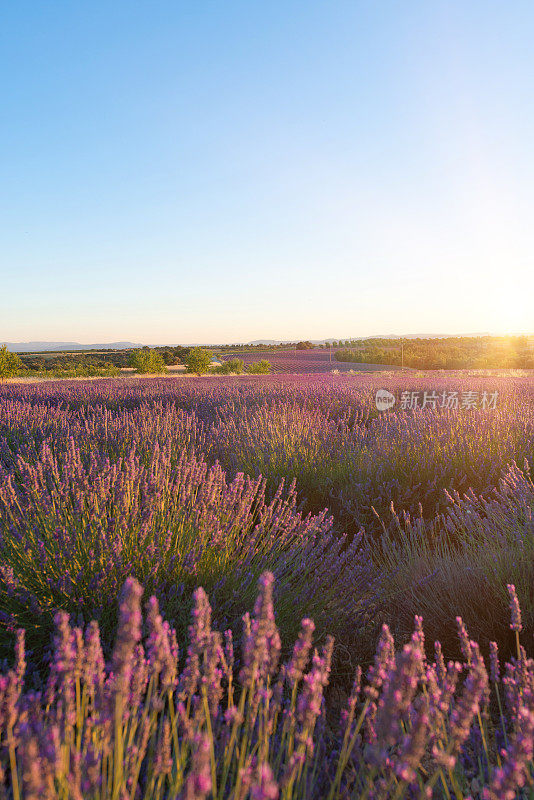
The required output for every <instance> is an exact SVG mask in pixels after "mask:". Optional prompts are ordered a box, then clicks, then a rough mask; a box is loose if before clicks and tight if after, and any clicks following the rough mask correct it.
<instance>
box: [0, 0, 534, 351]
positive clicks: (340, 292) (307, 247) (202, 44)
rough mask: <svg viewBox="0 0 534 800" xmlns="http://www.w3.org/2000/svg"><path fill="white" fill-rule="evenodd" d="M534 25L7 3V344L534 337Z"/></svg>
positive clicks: (347, 7)
mask: <svg viewBox="0 0 534 800" xmlns="http://www.w3.org/2000/svg"><path fill="white" fill-rule="evenodd" d="M533 26H534V5H533V4H532V3H531V2H529V1H527V0H525V1H524V2H517V0H510V2H508V3H503V2H502V0H499V2H492V0H483V1H482V0H480V2H474V1H471V0H456V1H454V0H452V1H451V2H439V1H438V2H434V0H431V2H424V0H420V1H419V2H412V1H411V0H406V2H402V3H401V2H393V1H392V0H391V1H388V0H381V2H378V3H377V2H374V1H373V0H369V1H368V2H359V1H358V0H352V1H351V2H338V0H324V1H323V2H315V1H314V0H302V2H293V0H284V2H281V0H280V1H278V0H269V2H264V3H261V2H250V0H247V2H245V1H244V0H243V2H235V0H227V2H220V0H211V2H208V1H207V0H206V1H204V0H192V1H191V2H180V0H172V1H171V0H169V1H162V0H152V1H151V2H132V1H130V2H120V1H114V2H111V3H110V2H103V1H102V0H93V2H91V3H73V2H72V0H69V2H66V1H65V2H54V0H52V2H50V3H35V2H34V0H32V1H29V0H18V1H17V2H16V3H9V4H5V6H4V8H3V11H2V24H1V26H0V74H1V75H2V78H1V84H2V103H1V106H0V115H1V120H0V162H1V164H0V167H1V175H2V183H1V185H2V191H1V194H0V236H1V241H2V246H1V250H0V278H1V284H0V342H1V341H4V340H6V341H22V340H30V339H39V340H69V341H71V340H76V341H80V342H103V341H113V340H118V339H121V340H123V339H127V340H132V341H136V342H144V343H153V344H156V343H178V342H182V343H188V342H199V341H202V342H230V341H247V340H249V339H258V338H274V339H295V338H322V337H327V336H335V337H343V338H345V337H349V336H364V335H372V334H389V333H396V334H403V333H404V334H411V333H450V334H455V333H471V332H490V333H493V332H495V333H506V332H511V333H523V332H530V333H532V332H534V225H533V224H532V220H533V219H534V145H533V142H534V103H533V102H532V100H533V97H534V50H533V48H532V31H533Z"/></svg>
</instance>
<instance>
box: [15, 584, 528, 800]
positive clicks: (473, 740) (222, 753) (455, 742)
mask: <svg viewBox="0 0 534 800" xmlns="http://www.w3.org/2000/svg"><path fill="white" fill-rule="evenodd" d="M273 580H274V578H273V575H272V574H271V573H264V574H263V575H262V576H261V578H260V581H259V595H258V598H257V600H256V603H255V606H254V611H253V613H252V615H248V614H247V615H246V616H245V618H244V630H243V646H242V654H241V657H240V659H238V663H237V664H236V668H237V669H236V670H234V666H233V663H232V662H233V660H234V655H233V652H232V646H231V636H230V635H229V632H227V633H226V636H225V639H226V645H223V640H222V637H221V635H220V634H219V633H218V632H217V631H215V630H213V629H212V626H211V608H210V605H209V602H208V598H207V596H206V594H205V592H204V591H203V590H202V589H198V590H197V591H196V592H195V605H194V609H193V615H192V623H191V626H190V641H189V646H188V647H187V648H185V647H183V653H184V657H183V658H182V659H181V660H178V650H177V645H176V641H175V633H174V631H173V630H172V629H171V628H170V626H169V625H168V624H167V623H166V622H165V621H164V620H163V619H162V618H161V616H160V614H159V609H158V604H157V602H156V600H155V598H150V599H149V601H148V603H147V614H148V616H147V623H148V625H147V636H146V639H145V644H144V645H143V644H142V643H141V642H140V635H141V623H142V617H141V605H140V604H141V595H142V588H141V586H140V585H139V584H138V583H137V582H136V581H134V580H133V579H131V578H129V579H128V580H127V581H126V582H125V584H124V587H123V591H122V594H121V600H120V605H119V622H118V629H117V634H116V644H115V648H114V651H113V658H112V661H111V662H110V664H109V665H108V666H104V664H103V662H102V655H101V649H100V644H99V632H98V626H97V625H96V623H94V622H92V623H91V624H90V625H89V626H88V628H87V630H86V631H85V635H84V634H83V632H82V631H81V630H79V629H78V628H73V627H72V626H71V623H70V621H69V619H68V616H67V615H66V614H64V613H58V614H57V616H56V634H55V636H54V643H53V655H52V661H51V665H50V671H49V679H48V683H47V686H46V691H44V692H43V693H41V692H35V691H31V690H29V689H25V688H24V667H25V653H24V636H23V634H22V633H19V634H18V636H17V645H16V660H15V667H14V669H13V670H11V671H10V672H8V673H7V674H5V675H2V676H0V708H1V717H0V735H1V740H0V741H1V747H0V795H1V796H2V797H12V798H15V800H19V799H22V798H23V799H24V800H37V798H50V800H52V798H75V799H76V800H79V799H80V798H99V799H100V800H103V799H104V798H131V800H134V798H151V799H152V798H154V800H156V799H159V798H183V799H184V800H200V798H206V800H208V799H209V798H220V800H222V799H223V798H228V800H230V799H231V800H236V798H242V799H243V800H245V798H250V800H260V799H261V800H278V798H288V799H289V798H300V800H306V799H308V798H309V799H310V800H315V799H316V800H319V799H320V798H328V800H333V799H334V798H337V799H338V800H341V799H342V798H343V799H344V798H349V797H352V798H361V800H364V798H371V797H373V798H394V799H395V800H398V799H399V798H415V797H439V798H441V797H443V798H449V797H451V796H453V795H454V797H456V798H457V800H461V799H462V798H464V800H468V798H473V797H475V796H477V797H480V798H484V800H513V798H515V797H519V796H520V795H519V794H518V792H520V790H521V787H524V786H525V785H526V784H527V783H530V782H531V781H532V777H531V774H532V768H533V766H534V764H533V741H534V738H533V737H534V661H532V659H530V658H527V656H526V654H525V652H524V650H523V648H522V649H521V656H520V659H515V658H512V659H511V660H510V661H509V662H508V663H506V665H505V667H504V673H505V675H506V679H503V680H501V679H500V677H499V674H498V670H497V668H496V666H495V663H496V659H497V658H498V654H497V652H496V647H495V646H493V647H492V674H491V678H492V682H493V684H494V685H493V686H492V690H491V691H493V692H499V691H503V690H504V693H505V695H506V697H507V698H508V701H507V702H508V711H507V713H506V715H505V714H503V713H502V711H501V712H500V713H499V712H498V711H496V709H495V708H493V706H492V703H490V700H491V699H492V696H491V695H490V688H489V683H488V673H487V671H486V666H485V664H484V660H483V658H482V656H481V654H480V651H479V648H478V645H477V643H476V642H474V641H471V642H470V649H469V651H468V655H469V659H468V660H467V659H466V660H465V661H464V662H463V663H456V664H455V663H453V662H449V664H447V665H445V664H444V662H443V659H442V655H441V649H440V647H439V644H438V643H437V644H436V647H435V651H436V658H437V660H436V661H434V662H432V663H430V662H428V661H427V658H426V655H425V653H424V650H423V646H424V636H423V627H422V621H421V619H420V618H417V619H416V621H415V630H414V634H413V636H412V638H411V641H410V642H409V643H408V644H406V645H405V646H404V647H403V648H402V649H401V650H399V651H398V652H397V653H395V650H394V644H393V640H392V637H391V634H390V632H389V630H388V629H387V627H384V629H383V631H382V636H381V639H380V642H379V646H378V650H377V655H376V658H375V662H374V664H373V666H371V667H370V668H369V671H368V675H367V682H366V685H365V686H364V690H363V692H362V691H361V690H360V684H361V670H360V669H358V670H357V674H356V677H355V681H354V686H353V689H352V692H351V694H350V696H349V697H348V699H347V701H346V707H345V708H344V709H342V710H341V723H342V724H341V725H337V724H335V723H334V724H332V722H333V720H332V719H330V722H328V723H327V719H328V718H329V717H330V718H331V717H332V712H330V713H328V700H327V696H326V697H325V690H327V687H328V676H329V670H330V663H331V658H332V644H333V643H332V641H331V640H327V641H326V643H325V645H324V646H323V647H322V648H321V650H320V651H319V650H317V649H316V650H314V651H313V653H312V652H311V646H312V636H313V623H312V622H311V620H309V619H305V620H303V621H302V629H301V632H300V634H299V637H298V639H297V642H296V644H295V647H294V649H293V653H292V655H291V657H290V659H289V661H288V662H287V663H282V664H279V655H280V640H279V635H278V629H277V626H276V622H275V616H274V608H273V604H272V591H273ZM512 610H513V614H514V615H517V613H518V606H516V604H515V602H514V604H513V609H512ZM461 635H462V636H465V635H466V633H465V628H463V629H461ZM336 705H337V704H336ZM500 707H501V706H500V701H499V708H500ZM336 713H339V710H338V711H337V712H336ZM499 731H504V734H505V737H506V744H504V746H502V745H500V744H499V742H498V739H499Z"/></svg>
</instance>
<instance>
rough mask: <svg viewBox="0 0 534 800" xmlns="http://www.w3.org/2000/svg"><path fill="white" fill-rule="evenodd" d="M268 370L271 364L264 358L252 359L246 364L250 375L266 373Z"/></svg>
mask: <svg viewBox="0 0 534 800" xmlns="http://www.w3.org/2000/svg"><path fill="white" fill-rule="evenodd" d="M270 371H271V364H270V362H269V361H267V360H266V359H265V358H262V359H261V361H253V362H252V364H249V365H248V366H247V372H248V373H249V374H250V375H268V374H269V372H270Z"/></svg>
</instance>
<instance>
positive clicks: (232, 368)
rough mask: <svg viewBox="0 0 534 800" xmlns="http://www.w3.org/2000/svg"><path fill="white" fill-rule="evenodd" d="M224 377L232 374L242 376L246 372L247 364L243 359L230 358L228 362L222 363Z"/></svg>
mask: <svg viewBox="0 0 534 800" xmlns="http://www.w3.org/2000/svg"><path fill="white" fill-rule="evenodd" d="M221 366H222V368H223V372H222V374H223V375H229V374H230V373H231V372H232V373H235V374H236V375H241V374H242V373H243V372H244V371H245V362H244V361H243V359H242V358H229V359H228V361H224V362H223V363H222V365H221Z"/></svg>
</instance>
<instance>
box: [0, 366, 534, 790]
mask: <svg viewBox="0 0 534 800" xmlns="http://www.w3.org/2000/svg"><path fill="white" fill-rule="evenodd" d="M241 357H243V356H241ZM270 357H271V359H272V360H275V359H276V360H277V362H276V363H277V364H278V369H279V370H280V371H281V370H285V371H287V372H289V371H290V370H296V367H298V368H300V369H302V370H303V371H304V365H306V367H307V369H306V371H308V372H310V373H316V374H308V375H301V376H291V375H288V374H285V375H284V374H275V375H271V376H262V377H261V378H257V379H256V378H254V379H253V378H248V377H242V378H239V379H235V378H223V377H221V378H220V379H219V380H217V381H214V380H213V379H202V378H199V379H196V378H192V379H190V380H188V381H184V380H183V379H180V378H168V379H166V380H162V379H147V380H140V379H135V380H131V379H128V378H123V379H121V380H102V381H99V382H98V383H89V382H85V383H84V382H74V381H73V382H69V381H64V382H61V383H54V382H48V383H40V384H35V385H30V384H27V385H21V384H20V385H17V384H10V385H5V386H3V387H2V388H0V526H1V531H0V533H1V537H0V550H1V559H0V560H1V569H0V624H1V634H0V648H1V656H2V657H3V658H4V659H5V664H6V670H9V665H10V664H12V663H13V660H12V659H13V656H12V653H13V648H15V654H16V659H15V662H14V666H13V667H12V669H11V670H10V671H6V672H5V675H4V677H2V678H1V681H2V683H1V691H2V693H3V700H2V703H3V706H2V707H3V708H4V709H5V710H4V712H3V713H4V717H3V722H2V742H3V743H4V745H3V749H2V750H1V751H0V759H2V762H1V763H2V768H3V770H4V774H5V776H6V778H5V781H6V786H7V788H8V791H9V793H10V794H13V796H16V792H15V783H14V782H17V781H18V782H20V783H22V785H24V786H25V787H26V789H25V796H28V797H30V796H36V797H37V796H52V795H51V794H49V795H46V794H41V795H39V794H35V795H31V793H30V792H29V790H28V789H27V787H28V786H29V785H30V784H29V781H30V777H31V764H32V763H33V764H38V767H37V766H36V767H35V775H34V776H33V779H34V780H35V782H36V785H37V784H39V785H41V787H42V786H46V785H48V786H50V785H52V784H53V785H54V786H59V787H64V788H63V789H61V791H63V793H64V796H67V794H65V792H66V791H67V786H68V785H70V784H71V783H72V784H73V785H74V786H77V787H78V790H79V793H80V794H79V795H75V794H73V795H72V796H84V797H85V796H90V797H99V798H100V797H114V796H128V797H132V798H133V797H136V796H137V791H139V792H141V793H142V794H143V795H144V796H147V797H175V796H180V797H184V798H190V797H206V798H209V797H220V798H223V797H232V798H234V797H243V798H245V797H248V796H250V797H251V798H258V797H265V798H267V797H272V798H276V797H279V796H280V797H286V798H308V797H310V798H322V797H332V798H334V797H339V798H341V797H365V796H367V795H366V787H368V786H369V781H371V783H372V784H373V785H374V786H375V789H376V791H381V792H382V794H381V795H376V796H382V797H390V796H391V797H396V798H397V797H402V796H406V797H412V796H413V797H415V796H420V794H419V793H420V792H421V791H423V789H422V787H424V786H426V789H425V791H426V792H427V794H428V792H430V793H432V792H433V793H434V796H436V797H448V793H450V792H451V790H454V791H456V796H459V797H462V796H464V797H467V795H468V794H469V793H470V792H472V789H471V787H472V786H473V785H475V786H479V787H482V786H484V785H486V787H490V788H491V792H493V794H488V795H487V796H488V797H492V798H493V797H504V796H505V795H504V794H503V793H502V791H504V790H502V789H501V788H499V787H501V786H502V785H505V783H504V782H505V780H508V781H512V779H513V780H515V781H516V784H512V785H517V783H518V782H521V781H522V780H524V779H526V778H525V776H526V774H527V773H526V772H525V770H527V771H528V770H529V769H530V767H529V766H528V765H529V764H530V761H529V759H531V758H532V753H531V752H530V751H529V752H527V754H526V756H524V758H523V762H521V763H520V765H519V766H518V767H517V769H518V770H519V772H517V774H515V777H513V776H512V777H510V774H509V773H510V770H511V766H510V765H511V764H512V762H513V759H514V758H516V755H515V754H516V753H517V752H518V748H519V746H520V742H521V741H523V740H522V739H521V737H525V736H529V735H531V734H529V730H530V729H529V725H531V721H530V717H529V716H528V714H527V711H526V709H527V706H526V703H527V699H526V698H528V697H529V696H530V695H529V692H532V691H533V688H534V665H533V663H532V662H531V661H530V660H528V658H527V653H526V652H525V651H524V650H523V649H522V643H523V642H524V643H525V645H526V646H527V647H529V645H528V643H529V642H531V641H532V635H533V634H534V602H533V599H532V593H531V585H532V581H533V578H534V575H533V564H534V527H533V515H532V511H533V508H534V486H533V484H532V480H531V472H530V471H531V469H532V467H533V466H534V381H533V380H532V377H531V376H529V375H528V374H524V375H519V374H518V375H516V376H508V377H498V376H496V375H493V376H491V375H486V376H482V375H480V374H474V375H471V376H470V375H467V374H466V373H449V374H447V373H433V374H432V373H427V374H423V373H410V374H401V373H399V374H394V373H392V372H390V373H383V374H373V373H367V374H359V375H350V374H346V375H343V374H320V373H321V372H327V373H329V372H330V368H331V365H330V363H329V354H328V352H315V351H313V352H304V353H298V354H297V356H295V354H294V353H292V352H280V353H277V354H275V355H274V356H273V355H272V354H271V355H270ZM254 358H255V359H257V358H258V355H255V356H254ZM336 366H339V365H337V364H336ZM341 366H343V365H341ZM326 367H327V369H326ZM378 388H383V389H387V390H389V391H390V392H391V393H392V394H393V395H394V397H395V399H396V402H395V405H394V406H393V408H392V409H391V410H389V411H386V412H379V411H378V410H377V408H376V405H375V392H376V390H377V389H378ZM425 392H426V395H425ZM416 396H417V397H418V398H420V400H419V402H415V403H414V402H413V398H414V397H416ZM429 397H430V398H431V402H430V401H429V402H427V399H428V398H429ZM425 398H426V399H425ZM451 398H452V400H451ZM455 398H456V402H454V400H455ZM199 586H202V587H203V589H202V590H200V589H199V588H198V587H199ZM507 586H510V587H514V588H507ZM141 587H143V589H144V595H143V597H144V599H145V600H148V598H150V597H152V598H153V599H151V600H150V601H149V602H148V604H147V605H146V607H145V622H144V623H143V625H142V624H141V614H142V606H141V592H142V589H141ZM258 593H259V594H258ZM256 595H258V598H257V599H256ZM208 598H209V601H208ZM143 602H144V600H143ZM519 606H520V608H521V613H522V618H521V619H520V616H519V615H520V612H519V610H518V609H519ZM252 609H253V610H252ZM510 611H511V612H512V618H510ZM247 612H251V615H250V616H249V615H248V613H247ZM419 614H422V619H423V621H421V618H420V617H419V616H416V618H415V629H414V616H415V615H419ZM191 615H192V616H191ZM456 618H458V619H459V620H460V622H456ZM164 619H167V620H168V621H169V622H168V623H167V622H164ZM117 620H118V629H117ZM242 620H244V623H243V621H242ZM311 620H313V623H312V622H311ZM243 625H244V628H243ZM510 625H512V628H511V627H510ZM22 629H25V632H26V633H25V637H24V636H23V634H22V633H20V632H19V633H17V631H19V630H22ZM242 629H243V633H242ZM423 631H424V633H423ZM466 631H468V633H467V632H466ZM231 632H233V633H231ZM458 633H459V637H458ZM519 634H521V637H519ZM425 635H426V640H425ZM331 637H333V639H332V638H331ZM142 638H143V642H144V647H141V645H140V641H141V639H142ZM312 641H313V643H314V644H313V645H312ZM393 641H395V642H396V643H397V644H396V648H397V649H396V651H395V649H394V645H393ZM434 641H439V642H440V644H439V645H436V646H434ZM50 642H52V646H51V649H50ZM187 642H189V644H187ZM293 642H296V644H295V646H294V648H293V649H292V646H293ZM377 642H378V649H377V650H376V647H377ZM492 643H493V644H492ZM313 646H316V647H317V648H318V649H317V651H316V653H315V655H313ZM375 651H376V652H375ZM497 652H499V653H500V659H501V662H502V666H501V667H498V666H497ZM395 653H396V654H395ZM489 654H491V670H489V667H490V661H489V660H488V659H489ZM448 659H452V660H451V661H450V663H449V665H448V666H447V660H448ZM505 660H507V662H508V663H507V666H504V661H505ZM280 664H281V665H282V666H280ZM360 668H361V669H362V670H363V677H362V675H361V673H360V672H359V670H360ZM499 669H500V672H499ZM24 673H26V677H25V678H23V676H24ZM24 681H25V682H24ZM360 681H361V683H362V687H364V688H360ZM36 693H37V694H36ZM521 698H523V699H521ZM392 704H393V705H392ZM117 715H118V716H117ZM462 715H463V716H462ZM533 730H534V725H533ZM10 737H11V738H10ZM13 737H16V738H13ZM416 737H417V738H416ZM416 741H417V743H418V744H417V748H418V749H417V750H416V749H415V745H416ZM10 742H11V744H10ZM125 748H126V749H125ZM501 748H504V753H505V755H504V756H501V755H499V750H500V749H501ZM507 748H508V749H507ZM514 748H515V749H514ZM158 751H159V752H160V753H161V755H160V756H158V758H155V756H154V753H156V752H158ZM121 754H123V755H121ZM150 754H152V755H150ZM37 757H38V760H37V761H36V760H35V759H36V758H37ZM158 759H159V760H158ZM503 759H504V760H503ZM499 763H501V767H499ZM514 763H516V762H514ZM72 764H75V765H76V764H78V766H77V767H76V768H75V771H74V772H73V771H72V770H73V766H72ZM507 765H508V767H509V771H508V772H506V769H508V767H507ZM28 770H30V777H28V775H29V773H28ZM103 776H107V777H105V781H104V778H103ZM50 781H52V784H50ZM473 782H475V783H473ZM121 786H122V787H125V788H124V791H126V794H124V792H123V793H122V795H121V794H118V795H115V794H114V792H119V793H120V792H121V791H122V789H121ZM135 787H138V789H136V788H135ZM454 787H456V789H454ZM43 791H44V790H43ZM54 791H55V789H54ZM373 791H375V790H373ZM488 791H490V789H489V788H488ZM262 792H263V794H262ZM53 796H55V795H53ZM69 796H70V795H69ZM140 796H142V795H140ZM373 796H375V795H373Z"/></svg>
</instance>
